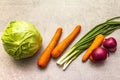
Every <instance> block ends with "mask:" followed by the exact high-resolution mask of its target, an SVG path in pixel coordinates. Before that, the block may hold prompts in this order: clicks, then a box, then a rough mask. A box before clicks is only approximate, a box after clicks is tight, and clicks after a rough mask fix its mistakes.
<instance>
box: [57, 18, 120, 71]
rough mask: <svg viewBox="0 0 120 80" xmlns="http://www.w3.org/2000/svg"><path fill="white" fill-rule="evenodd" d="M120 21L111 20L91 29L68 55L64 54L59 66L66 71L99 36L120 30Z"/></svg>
mask: <svg viewBox="0 0 120 80" xmlns="http://www.w3.org/2000/svg"><path fill="white" fill-rule="evenodd" d="M118 19H120V16H119V17H114V18H111V19H109V20H107V21H105V22H104V23H101V24H99V25H97V26H95V27H94V28H93V29H91V30H90V31H89V32H88V33H87V34H85V35H84V36H83V37H82V38H81V39H80V40H79V41H78V42H77V43H76V44H75V45H74V46H73V47H71V49H70V50H68V52H67V53H65V54H63V55H62V56H61V58H60V59H58V61H57V64H58V65H63V70H65V69H66V68H67V67H68V65H69V64H70V63H71V62H72V61H74V60H75V59H76V58H77V57H78V56H79V55H80V54H81V53H82V52H83V51H85V50H86V49H87V48H88V47H89V46H90V45H91V43H92V41H93V40H94V39H95V37H96V36H97V35H99V34H102V35H104V36H107V35H109V34H111V33H112V32H114V31H115V30H117V29H120V21H119V20H118Z"/></svg>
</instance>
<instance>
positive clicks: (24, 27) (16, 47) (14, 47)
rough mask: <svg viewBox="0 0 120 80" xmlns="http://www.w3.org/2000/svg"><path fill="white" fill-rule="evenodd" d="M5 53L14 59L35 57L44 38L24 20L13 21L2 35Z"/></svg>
mask: <svg viewBox="0 0 120 80" xmlns="http://www.w3.org/2000/svg"><path fill="white" fill-rule="evenodd" d="M1 39H2V43H3V46H4V49H5V51H6V52H7V53H8V54H9V55H11V56H12V57H13V58H14V59H23V58H28V57H31V56H33V55H34V54H35V53H36V52H37V51H38V49H39V48H40V46H41V44H42V37H41V35H40V33H39V31H38V30H37V29H36V28H35V26H34V25H33V24H31V23H29V22H26V21H23V20H16V21H11V22H10V23H9V24H8V26H7V28H6V29H5V31H4V33H3V35H2V38H1Z"/></svg>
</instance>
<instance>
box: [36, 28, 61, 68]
mask: <svg viewBox="0 0 120 80" xmlns="http://www.w3.org/2000/svg"><path fill="white" fill-rule="evenodd" d="M61 34H62V28H58V29H57V31H56V33H55V34H54V36H53V38H52V39H51V41H50V43H49V44H48V46H47V47H46V49H45V50H44V51H43V52H42V54H41V55H40V57H39V59H38V62H37V64H38V66H40V67H42V68H44V67H46V66H47V64H48V62H49V60H50V57H51V52H52V50H53V49H54V47H55V46H56V44H57V43H58V40H59V38H60V36H61Z"/></svg>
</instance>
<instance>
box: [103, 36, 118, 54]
mask: <svg viewBox="0 0 120 80" xmlns="http://www.w3.org/2000/svg"><path fill="white" fill-rule="evenodd" d="M103 46H104V47H105V48H106V49H108V51H110V52H115V51H116V49H117V41H116V40H115V38H113V37H110V38H107V39H105V40H104V41H103Z"/></svg>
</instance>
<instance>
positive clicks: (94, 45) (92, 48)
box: [82, 34, 104, 62]
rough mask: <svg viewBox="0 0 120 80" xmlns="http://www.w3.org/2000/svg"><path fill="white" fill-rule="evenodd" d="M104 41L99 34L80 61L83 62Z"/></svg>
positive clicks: (102, 36)
mask: <svg viewBox="0 0 120 80" xmlns="http://www.w3.org/2000/svg"><path fill="white" fill-rule="evenodd" d="M103 40H104V35H102V34H99V35H97V36H96V37H95V40H94V41H93V43H92V44H91V46H90V47H89V48H88V50H87V52H86V53H85V54H84V55H83V57H82V61H83V62H85V61H86V60H87V59H88V58H89V57H90V55H91V53H92V52H93V50H94V49H95V48H97V47H99V46H100V45H101V43H102V42H103Z"/></svg>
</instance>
